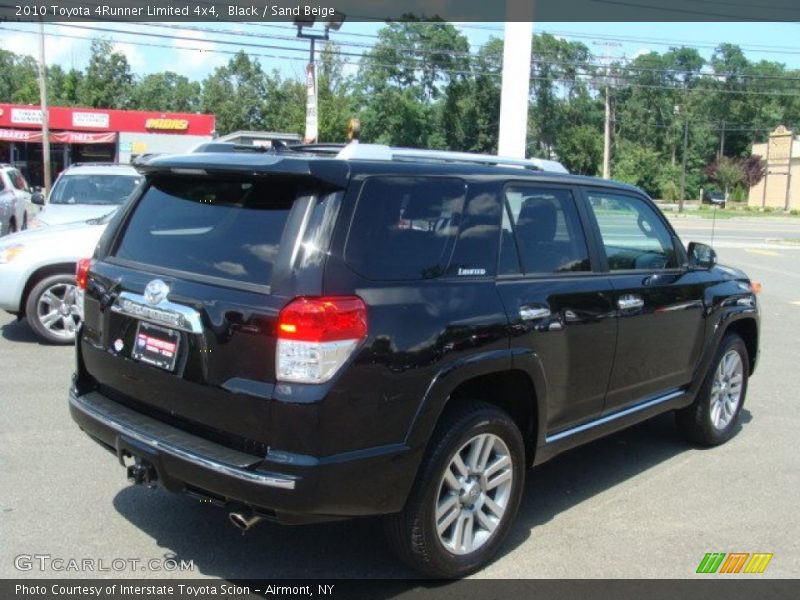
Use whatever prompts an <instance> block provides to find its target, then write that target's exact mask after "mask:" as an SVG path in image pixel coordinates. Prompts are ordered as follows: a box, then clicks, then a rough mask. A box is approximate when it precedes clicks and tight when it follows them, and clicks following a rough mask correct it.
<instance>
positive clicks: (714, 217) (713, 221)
mask: <svg viewBox="0 0 800 600" xmlns="http://www.w3.org/2000/svg"><path fill="white" fill-rule="evenodd" d="M716 225H717V205H716V204H715V205H714V212H713V213H711V243H710V244H709V246H713V245H714V231H715V229H716Z"/></svg>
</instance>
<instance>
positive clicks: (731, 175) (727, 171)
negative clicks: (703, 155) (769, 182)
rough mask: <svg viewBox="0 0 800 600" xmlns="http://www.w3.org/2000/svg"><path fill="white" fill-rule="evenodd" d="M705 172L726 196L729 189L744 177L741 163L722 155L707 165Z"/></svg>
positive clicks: (726, 196)
mask: <svg viewBox="0 0 800 600" xmlns="http://www.w3.org/2000/svg"><path fill="white" fill-rule="evenodd" d="M706 173H707V174H708V177H709V179H711V180H712V181H715V182H717V183H718V184H719V185H720V186H721V187H722V189H723V191H724V192H725V198H726V199H727V198H728V193H729V192H730V190H731V189H732V188H733V187H734V186H736V185H737V184H739V183H742V182H743V181H744V179H745V172H744V169H743V168H742V165H741V164H740V163H739V162H738V161H736V160H733V159H730V158H728V157H726V156H723V157H722V158H721V159H720V160H718V161H716V162H714V163H712V164H710V165H708V167H707V168H706Z"/></svg>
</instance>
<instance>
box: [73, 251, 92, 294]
mask: <svg viewBox="0 0 800 600" xmlns="http://www.w3.org/2000/svg"><path fill="white" fill-rule="evenodd" d="M91 266H92V259H91V258H82V259H80V260H79V261H78V263H77V264H76V265H75V281H76V282H77V284H78V288H79V289H82V290H85V289H86V283H87V282H88V281H89V268H90V267H91Z"/></svg>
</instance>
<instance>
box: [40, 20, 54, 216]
mask: <svg viewBox="0 0 800 600" xmlns="http://www.w3.org/2000/svg"><path fill="white" fill-rule="evenodd" d="M39 104H40V109H41V111H42V163H43V164H42V167H43V177H44V181H43V184H44V185H43V186H42V187H43V189H44V198H45V202H46V201H47V198H48V197H49V195H50V181H51V173H50V119H49V115H48V112H47V71H46V69H45V58H44V22H43V21H40V22H39Z"/></svg>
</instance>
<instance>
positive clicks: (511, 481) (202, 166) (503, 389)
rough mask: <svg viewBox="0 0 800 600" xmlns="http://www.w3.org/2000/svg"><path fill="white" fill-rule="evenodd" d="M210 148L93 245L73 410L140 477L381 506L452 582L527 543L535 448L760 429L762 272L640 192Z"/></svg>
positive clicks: (230, 504) (369, 151)
mask: <svg viewBox="0 0 800 600" xmlns="http://www.w3.org/2000/svg"><path fill="white" fill-rule="evenodd" d="M206 150H207V151H206V152H199V153H195V154H191V155H185V156H166V157H157V158H154V159H152V160H150V161H149V162H147V163H144V164H142V165H140V170H141V171H142V173H144V174H145V175H146V181H145V183H144V184H143V185H142V186H141V187H140V188H139V189H138V191H137V192H136V193H135V194H134V196H133V197H132V198H131V199H130V200H129V201H128V203H127V204H126V205H125V206H124V207H123V208H122V209H120V211H118V213H117V214H116V215H115V216H114V219H113V221H112V223H111V224H110V225H109V227H108V229H107V230H106V232H105V234H104V236H103V238H102V239H101V241H100V243H99V245H98V247H97V250H96V252H95V255H94V258H93V259H92V260H91V261H90V260H88V259H87V260H84V261H81V263H80V264H79V266H78V282H79V285H80V286H81V287H83V288H84V289H85V321H84V323H83V325H82V328H81V330H80V333H79V336H78V340H77V373H76V375H75V377H74V382H73V386H72V388H71V391H70V398H69V402H70V409H71V413H72V417H73V418H74V420H75V421H76V422H77V423H78V424H79V425H80V427H81V429H83V430H84V431H85V432H86V433H87V434H88V435H89V436H91V437H92V438H93V439H94V440H96V441H97V442H99V443H100V444H101V445H102V446H104V447H105V448H106V449H108V450H109V451H111V452H112V453H113V454H115V455H116V456H117V457H118V458H119V460H120V462H122V463H123V464H124V465H126V466H127V470H128V477H129V478H130V479H131V480H132V481H134V482H135V483H143V484H148V485H156V484H160V485H162V486H163V487H164V488H166V489H167V490H171V491H176V492H186V493H189V494H191V495H193V496H196V497H199V498H201V499H203V500H204V501H206V502H208V501H210V502H212V503H215V504H218V505H220V506H223V507H225V509H226V510H227V512H228V513H229V516H230V519H231V520H232V521H233V523H234V524H235V525H237V526H239V527H240V528H242V529H247V528H249V527H251V526H252V525H254V524H255V523H256V522H257V521H259V520H260V519H272V520H276V521H279V522H283V523H308V522H315V521H321V520H330V519H340V518H346V517H356V516H363V515H384V521H385V529H386V532H387V537H388V540H389V542H390V544H391V546H393V547H394V549H395V550H396V551H397V553H398V554H399V555H400V556H401V557H402V558H403V559H404V560H406V561H407V562H408V563H409V564H411V565H412V566H414V567H416V568H417V569H420V570H422V571H424V572H426V573H428V574H432V575H435V576H446V577H453V576H461V575H465V574H467V573H469V572H471V571H474V570H475V569H477V568H479V567H481V566H482V565H484V564H486V562H487V561H488V560H489V558H490V557H491V556H492V555H493V554H494V553H495V551H496V550H497V549H498V546H500V544H501V543H502V542H503V539H504V538H505V536H506V534H507V533H508V531H509V528H510V527H511V524H512V521H513V519H514V516H515V513H516V512H517V507H518V505H519V502H520V496H521V494H522V490H523V482H524V480H525V472H526V469H527V468H528V467H529V466H531V465H536V464H540V463H542V462H544V461H547V460H548V459H550V458H552V457H553V456H555V455H556V454H558V453H560V452H563V451H565V450H567V449H569V448H572V447H574V446H577V445H579V444H583V443H585V442H587V441H590V440H593V439H595V438H597V437H599V436H603V435H606V434H608V433H611V432H614V431H617V430H619V429H621V428H624V427H627V426H629V425H632V424H634V423H637V422H639V421H642V420H644V419H647V418H649V417H652V416H653V415H656V414H659V413H663V412H666V411H676V415H677V422H678V426H679V428H680V429H681V430H682V431H683V432H684V433H685V434H686V435H687V436H688V438H689V439H690V440H692V441H693V442H696V443H699V444H704V445H715V444H720V443H722V442H724V441H726V440H727V439H728V438H730V437H731V436H732V435H733V434H734V433H735V432H736V431H737V429H738V428H739V416H740V412H741V410H742V404H743V402H744V398H745V392H746V389H747V381H748V377H749V376H750V375H751V374H752V373H753V369H754V366H755V364H756V357H757V354H758V329H759V316H758V309H757V303H756V296H755V295H754V290H753V287H752V286H751V283H750V281H749V280H748V278H747V277H746V276H745V275H744V274H743V273H741V272H740V271H737V270H735V269H730V268H725V267H721V266H717V265H716V259H715V255H714V253H713V250H711V248H709V247H708V246H704V245H701V244H690V245H689V249H688V252H687V250H686V249H684V246H683V245H682V244H681V242H680V240H679V239H678V237H677V235H676V234H675V232H674V231H673V229H672V227H671V226H670V224H669V223H668V222H667V220H666V219H665V218H664V217H663V215H662V214H661V213H660V212H659V211H658V209H657V208H656V207H655V206H654V205H653V203H652V202H651V200H650V199H649V198H648V197H647V196H646V195H645V194H644V193H642V192H641V191H640V190H638V189H637V188H634V187H631V186H627V185H623V184H618V183H613V182H609V181H604V180H600V179H594V178H587V177H579V176H572V175H569V174H565V173H557V172H552V171H547V170H542V169H541V168H537V165H544V166H545V168H549V167H550V166H551V165H550V163H547V162H540V161H536V160H533V161H522V160H519V161H514V160H504V159H500V158H498V157H488V156H472V155H465V154H458V153H436V152H425V151H412V150H398V149H391V148H388V147H385V146H376V145H369V144H360V145H357V144H354V145H350V146H347V147H345V148H344V149H343V150H341V151H340V152H339V153H338V154H331V153H330V150H331V149H330V148H325V147H319V148H316V147H305V148H299V149H280V148H278V149H276V150H273V151H270V152H264V153H257V152H244V151H238V150H237V149H236V148H229V149H228V151H224V150H225V148H220V147H219V146H218V145H214V147H211V148H206ZM208 150H211V151H208ZM219 150H223V151H219Z"/></svg>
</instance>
